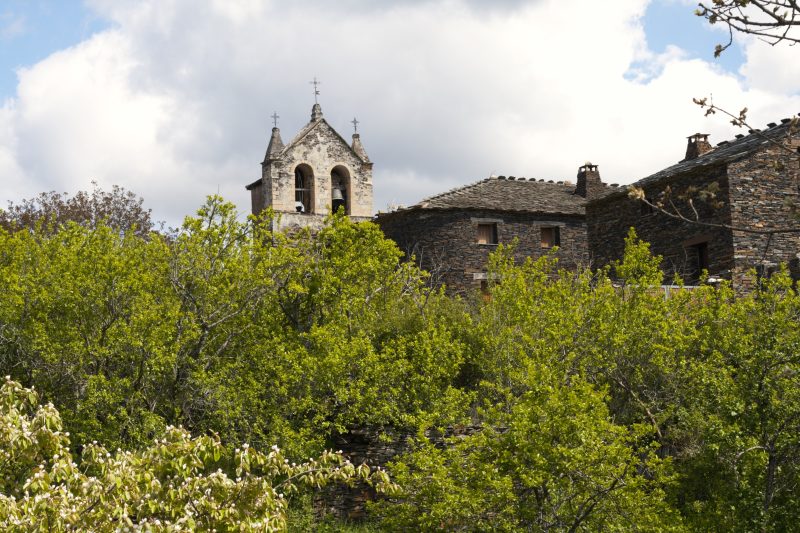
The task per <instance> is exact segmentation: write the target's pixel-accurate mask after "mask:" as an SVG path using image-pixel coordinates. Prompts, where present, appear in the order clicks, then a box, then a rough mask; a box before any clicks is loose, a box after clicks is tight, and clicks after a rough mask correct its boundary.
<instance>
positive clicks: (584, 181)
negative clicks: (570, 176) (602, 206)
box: [573, 161, 603, 200]
mask: <svg viewBox="0 0 800 533" xmlns="http://www.w3.org/2000/svg"><path fill="white" fill-rule="evenodd" d="M602 189H603V182H602V180H600V171H598V170H597V165H593V164H591V163H590V162H588V161H587V162H586V163H585V164H584V165H583V166H582V167H581V168H579V169H578V185H577V186H576V187H575V192H574V193H573V194H577V195H579V196H583V197H584V198H586V199H587V200H592V199H594V198H597V197H598V196H599V195H600V191H601V190H602Z"/></svg>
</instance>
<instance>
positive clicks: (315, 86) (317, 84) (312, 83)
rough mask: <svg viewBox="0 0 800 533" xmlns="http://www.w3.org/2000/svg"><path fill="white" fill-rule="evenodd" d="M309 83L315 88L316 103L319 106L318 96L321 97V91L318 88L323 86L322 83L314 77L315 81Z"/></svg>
mask: <svg viewBox="0 0 800 533" xmlns="http://www.w3.org/2000/svg"><path fill="white" fill-rule="evenodd" d="M308 83H309V84H311V85H313V86H314V103H315V104H318V103H319V102H317V96H319V89H318V88H317V87H318V86H320V85H322V82H321V81H317V77H316V76H314V79H313V80H312V81H310V82H308Z"/></svg>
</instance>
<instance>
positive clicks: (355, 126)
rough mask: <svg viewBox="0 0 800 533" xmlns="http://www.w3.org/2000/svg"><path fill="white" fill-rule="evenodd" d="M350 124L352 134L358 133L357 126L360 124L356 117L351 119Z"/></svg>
mask: <svg viewBox="0 0 800 533" xmlns="http://www.w3.org/2000/svg"><path fill="white" fill-rule="evenodd" d="M350 124H352V125H353V133H358V125H359V124H361V122H359V121H358V119H357V118H356V117H353V120H351V121H350Z"/></svg>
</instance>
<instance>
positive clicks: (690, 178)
mask: <svg viewBox="0 0 800 533" xmlns="http://www.w3.org/2000/svg"><path fill="white" fill-rule="evenodd" d="M712 182H717V183H718V184H719V186H720V191H719V193H718V195H719V196H720V197H726V196H727V195H728V181H727V176H726V173H725V168H724V167H720V166H717V167H715V168H710V169H698V170H695V171H692V172H688V173H685V174H681V175H679V176H676V177H675V178H672V179H670V180H669V183H668V185H669V186H670V188H671V189H672V191H684V190H686V188H687V187H690V186H693V187H699V188H703V187H707V186H708V185H710V184H711V183H712ZM666 185H667V183H656V184H652V185H648V186H646V187H643V188H644V191H645V195H646V196H647V198H648V199H650V200H652V201H658V199H659V198H660V195H661V193H662V192H663V191H664V187H665V186H666ZM676 206H677V207H678V209H680V210H681V211H682V212H684V213H689V212H691V208H690V207H689V206H688V205H686V203H685V202H681V201H678V200H676ZM695 207H696V209H697V210H698V213H699V214H700V217H701V219H702V220H703V221H705V222H710V223H715V224H722V225H730V223H731V215H730V206H729V205H728V204H725V205H723V206H722V207H719V208H714V207H713V206H711V205H709V204H708V203H706V202H695ZM586 218H587V221H588V224H587V225H588V239H589V243H590V246H589V251H590V255H591V262H592V266H593V267H598V268H599V267H602V266H605V265H607V264H609V263H611V262H612V261H616V260H619V259H620V258H621V257H622V255H623V252H624V250H625V237H626V236H627V234H628V230H629V229H630V228H634V229H635V230H636V234H637V235H638V236H639V238H640V239H642V240H643V241H647V242H649V243H650V250H651V251H652V252H653V253H654V254H657V255H660V256H662V257H663V262H662V269H663V271H664V278H665V279H664V281H665V283H671V282H672V280H673V278H674V277H675V275H676V274H677V275H678V276H680V277H681V278H682V279H684V280H685V281H687V282H689V283H692V282H695V281H697V277H698V274H699V268H700V266H704V265H700V264H699V261H698V259H699V257H698V252H699V250H698V248H697V247H698V245H702V244H703V243H707V244H706V246H707V249H706V253H707V263H708V264H707V265H705V266H706V267H707V269H708V271H709V273H710V274H711V275H717V276H719V275H729V273H730V271H731V270H732V269H733V266H734V262H733V246H732V243H733V237H732V234H731V231H730V230H728V229H724V228H714V227H702V226H697V225H693V224H687V223H686V222H684V221H681V220H677V219H674V218H671V217H669V216H667V215H665V214H663V213H660V212H658V211H657V210H654V209H653V210H651V209H647V208H646V207H645V206H644V204H643V203H642V202H641V201H639V200H638V199H635V198H630V197H629V196H628V191H627V189H621V190H620V191H619V192H616V193H614V194H611V195H609V196H606V197H604V198H602V199H599V200H596V201H594V202H590V203H589V204H588V205H587V206H586Z"/></svg>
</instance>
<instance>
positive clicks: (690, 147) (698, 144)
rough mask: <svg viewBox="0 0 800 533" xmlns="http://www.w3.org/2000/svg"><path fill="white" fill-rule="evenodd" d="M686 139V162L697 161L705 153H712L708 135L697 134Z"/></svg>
mask: <svg viewBox="0 0 800 533" xmlns="http://www.w3.org/2000/svg"><path fill="white" fill-rule="evenodd" d="M686 138H687V139H688V142H687V143H686V157H684V158H683V160H684V161H689V160H690V159H697V158H698V157H700V156H701V155H703V154H704V153H706V152H710V151H711V144H710V143H709V142H708V133H695V134H694V135H689V136H688V137H686Z"/></svg>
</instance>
